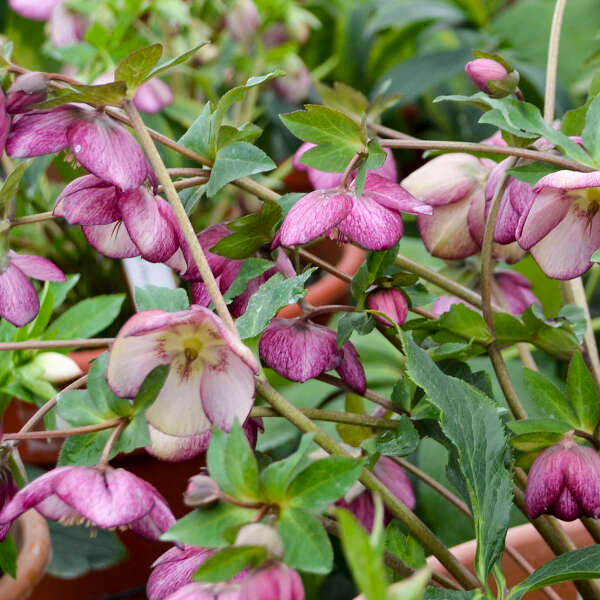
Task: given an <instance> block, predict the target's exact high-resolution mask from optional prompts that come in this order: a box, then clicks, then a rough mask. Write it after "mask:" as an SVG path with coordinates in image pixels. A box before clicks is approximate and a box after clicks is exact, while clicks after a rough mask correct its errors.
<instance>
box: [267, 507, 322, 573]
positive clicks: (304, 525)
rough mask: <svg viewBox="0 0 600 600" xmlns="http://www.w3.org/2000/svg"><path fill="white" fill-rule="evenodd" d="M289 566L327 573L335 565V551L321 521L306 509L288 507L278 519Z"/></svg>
mask: <svg viewBox="0 0 600 600" xmlns="http://www.w3.org/2000/svg"><path fill="white" fill-rule="evenodd" d="M277 528H278V530H279V535H280V536H281V539H282V541H283V546H284V548H285V554H284V557H283V561H284V562H285V564H286V565H288V566H290V567H292V568H294V569H299V570H300V571H307V572H308V573H320V574H323V575H325V574H327V573H329V572H330V571H331V568H332V566H333V550H332V548H331V542H330V541H329V537H328V536H327V534H326V533H325V530H324V529H323V525H321V522H320V521H319V520H318V519H317V518H316V517H314V516H313V515H311V514H309V513H307V512H306V511H304V510H301V509H299V508H294V507H288V508H286V509H285V510H282V511H281V513H280V514H279V519H278V520H277Z"/></svg>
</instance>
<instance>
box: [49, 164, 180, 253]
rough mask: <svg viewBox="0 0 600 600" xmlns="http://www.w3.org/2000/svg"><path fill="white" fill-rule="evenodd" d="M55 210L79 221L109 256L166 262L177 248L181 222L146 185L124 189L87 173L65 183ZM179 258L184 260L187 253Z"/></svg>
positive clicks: (93, 240)
mask: <svg viewBox="0 0 600 600" xmlns="http://www.w3.org/2000/svg"><path fill="white" fill-rule="evenodd" d="M54 215H55V216H57V217H64V218H65V219H66V220H67V221H68V222H69V223H71V224H72V225H81V226H82V230H83V233H84V235H85V236H86V238H87V240H88V242H89V243H90V244H91V245H92V246H94V248H96V250H98V251H99V252H101V253H102V254H104V255H105V256H108V257H110V258H128V257H132V256H140V255H141V256H142V257H143V258H145V259H146V260H148V261H150V262H164V261H166V260H168V259H170V258H171V257H172V256H173V255H174V254H175V252H177V251H178V250H179V226H178V224H177V220H176V218H175V215H174V214H173V209H172V208H171V205H170V204H168V203H167V202H165V201H164V200H163V199H162V198H161V197H160V196H155V195H154V194H153V193H152V191H151V190H150V189H148V188H147V187H146V186H141V187H139V188H137V189H135V190H131V191H129V192H122V191H120V190H119V189H118V188H117V187H115V186H114V185H111V184H109V183H107V182H105V181H102V180H101V179H99V178H98V177H96V176H95V175H85V176H83V177H79V178H78V179H75V180H74V181H72V182H71V183H70V184H69V185H67V187H65V189H64V190H63V191H62V193H61V194H60V196H59V197H58V199H57V200H56V204H55V206H54ZM180 254H181V253H180ZM179 260H180V264H183V256H180V257H179Z"/></svg>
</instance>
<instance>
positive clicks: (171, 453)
mask: <svg viewBox="0 0 600 600" xmlns="http://www.w3.org/2000/svg"><path fill="white" fill-rule="evenodd" d="M148 431H149V432H150V445H149V446H146V451H147V452H148V453H149V454H151V455H152V456H155V457H156V458H158V459H159V460H165V461H170V462H179V461H183V460H189V459H190V458H194V457H195V456H198V455H199V454H202V453H203V452H206V451H207V450H208V445H209V444H210V433H211V432H210V430H209V431H205V432H203V433H200V434H199V435H188V436H176V435H169V434H167V433H164V432H163V431H160V430H159V429H156V427H153V426H152V425H150V424H148Z"/></svg>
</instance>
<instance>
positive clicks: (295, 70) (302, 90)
mask: <svg viewBox="0 0 600 600" xmlns="http://www.w3.org/2000/svg"><path fill="white" fill-rule="evenodd" d="M284 67H285V71H286V73H287V75H286V76H285V77H277V78H276V79H274V80H273V89H274V90H275V93H276V94H277V95H278V96H279V97H280V98H281V99H282V100H285V102H289V103H290V104H295V103H297V102H300V101H302V100H304V98H306V97H307V96H308V94H309V92H310V89H311V87H312V79H311V76H310V71H309V70H308V69H307V68H306V65H305V64H304V63H303V62H302V61H301V60H300V59H299V58H297V57H295V56H289V57H288V58H287V60H286V63H285V65H284Z"/></svg>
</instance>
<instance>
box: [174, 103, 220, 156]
mask: <svg viewBox="0 0 600 600" xmlns="http://www.w3.org/2000/svg"><path fill="white" fill-rule="evenodd" d="M213 120H214V115H213V113H212V112H211V110H210V103H209V102H207V103H206V104H205V105H204V108H203V109H202V112H201V113H200V114H199V115H198V117H197V118H196V120H195V121H194V122H193V123H192V125H191V127H190V128H189V129H188V130H187V131H186V132H185V133H184V134H183V135H182V136H181V138H179V143H180V144H182V145H183V146H185V147H186V148H189V149H190V150H193V151H194V152H198V153H199V154H202V155H203V156H210V157H211V158H213V157H214V155H215V153H216V151H215V153H211V149H210V136H211V130H212V123H213Z"/></svg>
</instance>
